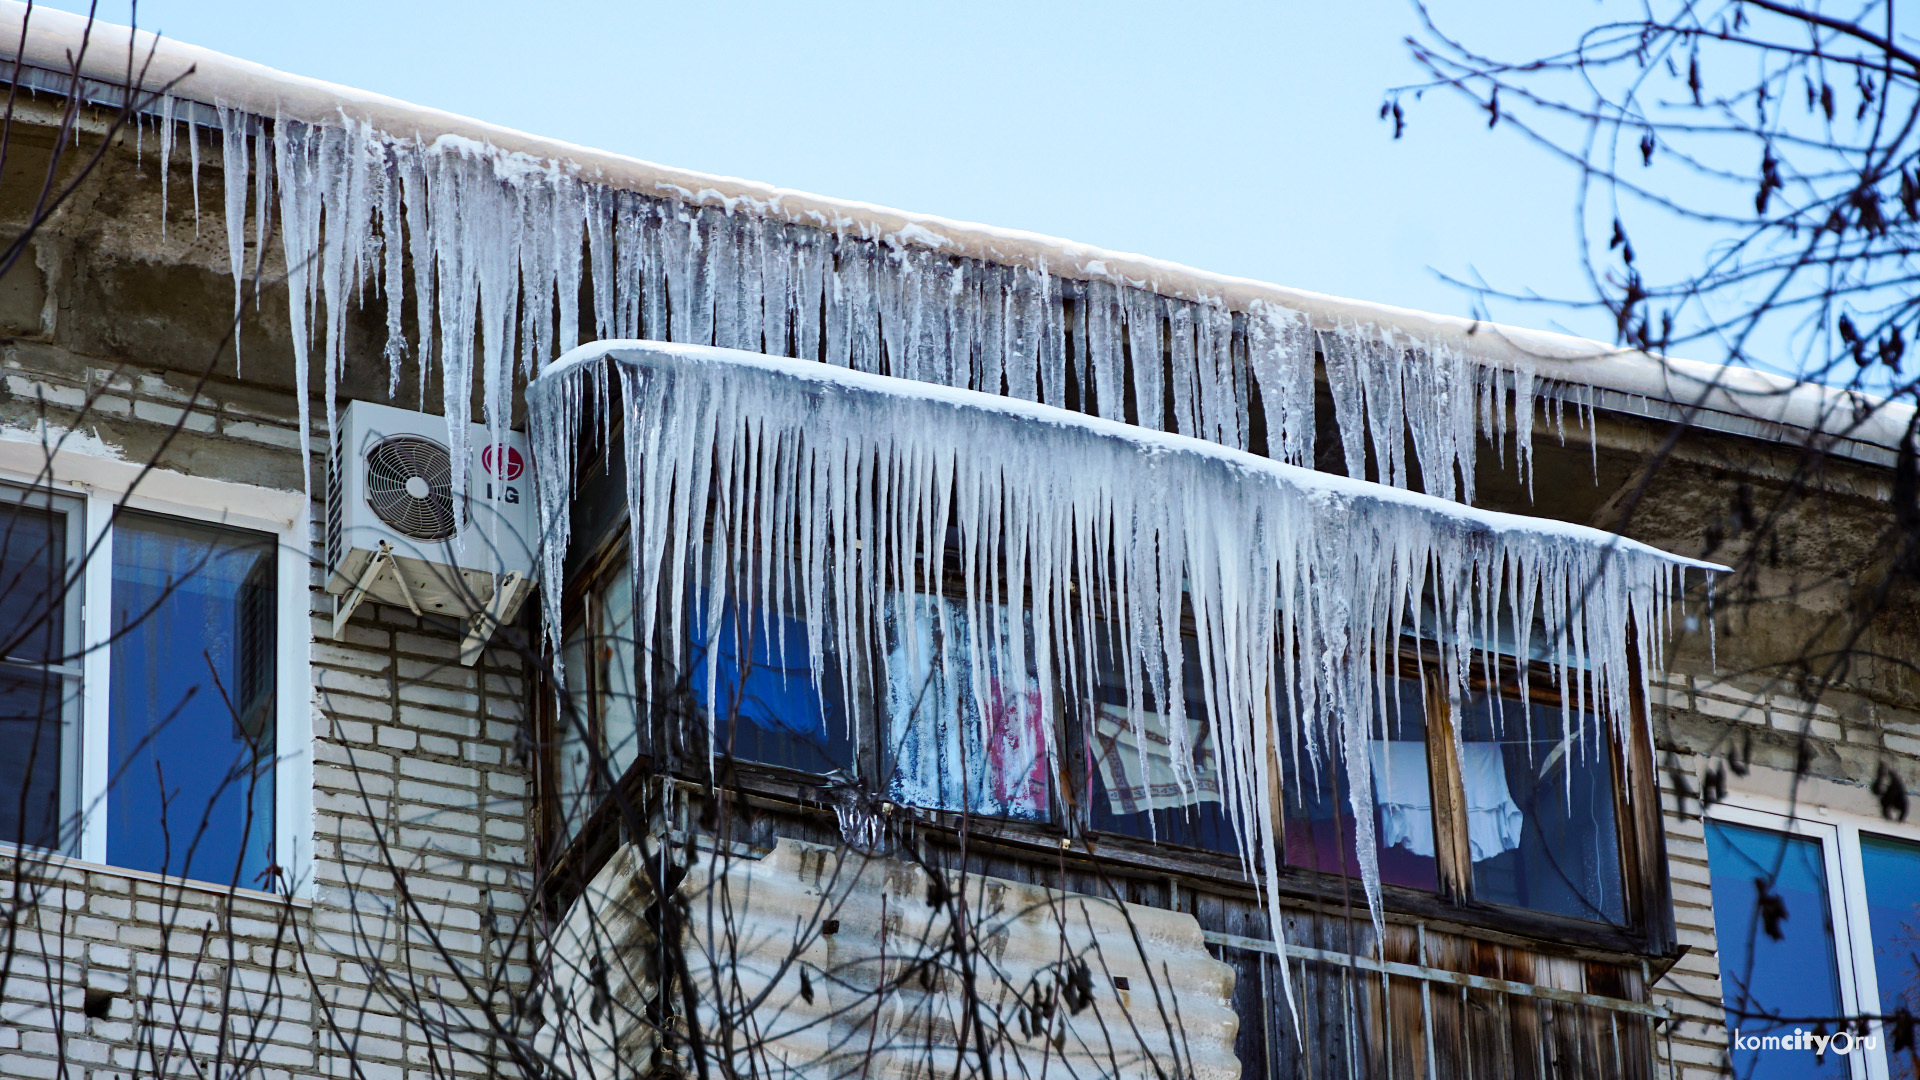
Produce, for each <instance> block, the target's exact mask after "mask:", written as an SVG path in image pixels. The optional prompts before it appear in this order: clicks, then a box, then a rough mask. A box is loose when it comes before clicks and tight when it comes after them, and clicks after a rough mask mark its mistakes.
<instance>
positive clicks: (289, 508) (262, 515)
mask: <svg viewBox="0 0 1920 1080" xmlns="http://www.w3.org/2000/svg"><path fill="white" fill-rule="evenodd" d="M67 441H77V440H76V439H75V438H74V437H72V436H69V437H68V439H67ZM90 449H91V447H90ZM0 482H5V483H7V484H9V485H22V486H33V487H38V488H41V489H43V490H48V491H50V492H52V493H53V494H54V495H55V497H57V498H63V499H64V500H65V501H67V502H68V504H69V505H72V504H73V502H74V501H77V502H78V504H79V507H80V512H79V515H78V516H79V528H80V530H81V537H82V543H81V546H80V550H81V551H82V552H88V551H90V552H91V555H89V556H87V563H86V566H85V568H84V571H83V574H82V578H81V582H80V593H81V596H80V601H81V603H80V613H81V614H80V622H81V630H80V633H81V642H82V646H83V648H84V653H83V655H82V659H81V663H80V667H81V676H80V730H79V740H78V741H79V753H78V758H79V760H78V767H77V770H74V771H77V773H78V775H77V777H76V776H74V775H73V773H72V772H69V773H68V775H67V776H63V777H62V782H63V784H67V783H73V782H75V781H77V785H76V790H75V792H74V797H73V799H72V801H71V802H69V801H68V799H67V798H66V796H65V794H64V792H63V796H62V805H63V806H72V807H74V808H75V809H77V810H78V811H79V812H80V814H81V819H80V829H79V836H78V842H77V843H74V844H73V845H72V846H71V847H70V849H69V850H68V851H66V852H62V853H60V854H61V855H63V856H65V857H68V858H75V859H78V860H79V861H80V862H82V863H88V864H92V865H94V866H98V867H101V868H103V869H106V870H109V871H114V872H120V873H127V874H139V872H138V871H132V870H125V869H122V868H117V867H114V866H113V865H112V864H111V863H109V862H108V861H107V812H106V790H107V785H108V780H109V777H110V774H111V770H112V763H111V761H110V760H109V749H108V748H109V746H110V745H111V744H110V741H109V735H108V706H109V694H108V685H109V680H110V673H111V671H112V659H113V658H112V652H111V649H110V648H109V647H108V644H109V641H108V639H109V638H110V636H111V633H112V630H111V628H112V592H113V533H112V530H111V528H110V526H111V524H112V521H113V517H114V511H115V509H116V508H117V507H124V508H125V509H128V510H137V511H142V512H145V513H152V514H161V515H165V516H168V517H174V518H179V519H182V520H186V521H193V522H202V523H206V524H217V525H225V526H230V527H233V528H238V529H247V530H251V531H253V532H258V533H264V534H267V535H270V536H272V537H273V538H274V546H275V549H276V557H275V560H274V566H275V577H276V579H277V580H276V581H275V589H274V604H275V608H274V610H275V612H276V613H277V624H276V626H275V631H276V637H275V641H276V652H277V655H276V657H275V667H274V678H275V686H276V688H277V690H276V693H275V715H274V734H275V740H276V741H275V746H277V747H279V748H280V749H279V754H280V756H279V758H278V760H276V761H275V763H274V853H275V858H276V861H277V862H278V863H279V865H280V866H281V868H282V869H283V872H284V874H285V880H286V881H287V883H288V887H287V892H288V893H290V894H291V895H292V896H293V897H295V898H296V899H304V900H310V899H312V895H313V873H312V867H313V750H312V748H313V707H312V702H311V699H310V694H309V692H308V688H309V687H311V686H312V685H313V680H312V672H311V654H312V639H313V624H312V619H311V616H310V612H309V607H310V604H309V600H308V588H309V580H310V578H311V574H312V571H311V551H310V549H311V546H312V544H311V540H312V537H311V525H310V521H309V518H310V508H309V503H308V501H307V498H306V496H305V495H303V494H300V493H299V492H290V491H282V490H276V489H271V488H261V487H255V486H253V485H251V484H242V483H236V482H233V481H226V480H214V479H210V478H207V477H199V476H187V475H185V474H181V473H174V472H167V471H162V470H157V469H155V470H146V469H143V468H142V466H140V465H137V464H134V463H132V462H127V461H121V460H117V459H115V458H112V457H108V456H106V455H105V454H95V453H84V452H78V451H74V450H67V449H61V450H56V451H54V452H53V453H52V454H51V455H49V454H48V450H47V447H46V446H45V445H43V444H42V443H40V442H39V441H27V440H25V439H21V438H19V437H17V436H16V435H14V433H0ZM140 876H146V875H140ZM214 887H216V888H221V889H223V890H224V889H225V888H226V886H221V885H215V886H214ZM238 891H242V892H250V891H255V890H249V889H244V888H243V889H240V890H238Z"/></svg>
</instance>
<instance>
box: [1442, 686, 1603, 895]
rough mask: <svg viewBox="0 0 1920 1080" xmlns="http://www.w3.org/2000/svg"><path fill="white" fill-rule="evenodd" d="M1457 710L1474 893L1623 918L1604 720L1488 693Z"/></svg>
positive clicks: (1473, 697)
mask: <svg viewBox="0 0 1920 1080" xmlns="http://www.w3.org/2000/svg"><path fill="white" fill-rule="evenodd" d="M1460 714H1461V715H1460V755H1461V756H1460V781H1461V785H1462V787H1463V788H1465V795H1466V802H1467V837H1468V842H1469V848H1470V852H1471V858H1472V862H1473V895H1474V897H1475V899H1478V900H1485V901H1487V902H1488V903H1494V904H1505V905H1508V906H1510V907H1523V908H1530V909H1532V910H1534V911H1544V912H1549V913H1551V914H1554V915H1567V916H1571V917H1573V918H1576V919H1592V920H1594V921H1596V922H1608V923H1613V924H1615V925H1619V924H1621V923H1623V922H1625V921H1626V902H1625V900H1624V897H1623V892H1622V888H1621V877H1620V834H1619V830H1618V828H1617V826H1616V824H1615V818H1614V804H1613V761H1612V746H1611V743H1610V738H1609V736H1608V734H1607V732H1606V728H1605V727H1604V726H1603V725H1602V724H1601V723H1600V722H1599V720H1598V719H1597V718H1595V717H1593V716H1587V717H1586V718H1585V723H1584V724H1582V723H1580V722H1579V718H1578V717H1575V718H1574V721H1575V722H1574V723H1571V724H1570V723H1568V717H1567V715H1566V714H1565V713H1563V712H1562V711H1561V708H1560V706H1558V705H1547V704H1541V703H1538V702H1536V703H1533V704H1532V706H1531V708H1526V707H1523V706H1522V705H1521V703H1520V702H1519V701H1517V700H1514V699H1509V698H1496V697H1491V696H1488V695H1486V694H1475V695H1474V696H1472V697H1471V698H1469V699H1467V700H1466V701H1465V702H1462V703H1461V710H1460Z"/></svg>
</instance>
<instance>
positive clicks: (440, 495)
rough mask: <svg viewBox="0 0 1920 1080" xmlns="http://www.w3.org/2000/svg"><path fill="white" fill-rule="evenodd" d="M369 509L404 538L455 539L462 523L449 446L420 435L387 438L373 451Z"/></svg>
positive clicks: (370, 453)
mask: <svg viewBox="0 0 1920 1080" xmlns="http://www.w3.org/2000/svg"><path fill="white" fill-rule="evenodd" d="M367 505H369V506H371V507H373V512H374V513H375V514H377V515H379V517H380V520H381V521H384V522H386V523H387V525H388V527H390V528H392V529H393V531H395V532H397V533H399V534H400V535H402V536H406V537H410V538H412V539H414V540H430V541H431V540H448V539H451V538H452V537H453V534H454V533H455V532H456V531H458V530H459V527H460V523H459V518H458V516H457V515H456V514H455V513H454V506H453V458H452V456H451V455H450V454H449V453H448V452H447V448H446V447H444V446H441V445H440V444H439V443H436V442H434V441H432V440H431V439H423V438H420V437H419V436H416V435H396V436H394V437H392V438H389V439H383V440H381V441H380V442H379V443H377V444H376V445H375V446H374V447H373V449H372V450H369V451H367Z"/></svg>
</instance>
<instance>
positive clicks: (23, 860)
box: [0, 843, 313, 911]
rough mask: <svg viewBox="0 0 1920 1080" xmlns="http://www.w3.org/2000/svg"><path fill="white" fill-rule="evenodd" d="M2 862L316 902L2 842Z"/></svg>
mask: <svg viewBox="0 0 1920 1080" xmlns="http://www.w3.org/2000/svg"><path fill="white" fill-rule="evenodd" d="M0 862H7V863H14V864H16V865H23V866H27V867H44V868H46V869H47V870H50V871H63V870H64V871H77V872H80V873H86V874H99V875H101V876H103V877H116V878H121V879H124V880H126V881H130V882H132V881H139V882H145V883H147V884H150V885H162V886H169V887H172V888H175V889H179V890H181V891H182V892H196V893H203V894H205V895H208V896H227V897H232V898H233V899H235V900H251V901H256V902H259V903H266V904H273V905H276V906H279V905H287V906H291V907H294V908H297V909H299V910H301V911H311V910H313V901H312V900H309V899H307V898H305V897H301V896H289V895H287V894H285V893H274V892H266V891H264V890H261V889H249V888H246V887H244V886H240V885H216V884H214V883H213V882H210V881H195V880H193V879H191V878H182V877H174V876H172V875H170V874H156V873H153V872H151V871H148V870H130V869H128V868H127V867H124V866H110V865H108V864H106V863H96V862H88V861H87V860H85V859H77V858H74V857H72V856H70V855H56V854H53V853H52V852H47V851H40V850H38V849H35V848H20V847H16V846H14V845H12V844H7V843H0Z"/></svg>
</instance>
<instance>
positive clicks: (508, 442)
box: [327, 401, 537, 664]
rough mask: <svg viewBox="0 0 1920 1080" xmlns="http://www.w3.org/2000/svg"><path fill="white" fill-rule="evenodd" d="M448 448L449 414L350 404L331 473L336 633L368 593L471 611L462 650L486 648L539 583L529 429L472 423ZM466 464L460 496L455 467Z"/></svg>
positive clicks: (423, 607) (405, 603)
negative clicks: (491, 431)
mask: <svg viewBox="0 0 1920 1080" xmlns="http://www.w3.org/2000/svg"><path fill="white" fill-rule="evenodd" d="M467 431H468V434H467V450H466V460H465V461H464V462H458V463H456V462H455V461H454V460H453V455H452V450H451V446H450V441H449V440H448V438H447V422H446V420H445V419H444V418H443V417H438V416H432V415H429V414H427V413H419V412H411V411H409V410H406V409H396V408H392V407H391V406H387V405H375V404H372V403H370V402H365V401H355V402H352V403H351V404H349V405H348V406H347V408H346V411H345V412H343V413H342V414H341V415H340V425H339V428H338V430H336V431H335V432H334V441H333V458H332V461H331V462H330V464H329V468H328V473H327V569H328V575H327V591H328V592H330V593H333V594H334V615H333V635H334V637H335V638H338V637H339V636H340V635H341V632H342V630H343V629H344V627H345V626H346V624H347V620H348V619H351V618H352V617H353V613H354V611H355V610H356V609H357V608H358V607H359V606H360V604H361V603H362V602H363V601H366V600H378V601H380V602H381V603H385V604H393V605H395V606H398V607H405V608H408V609H410V610H411V611H413V612H414V613H415V614H417V615H444V616H448V617H450V618H455V619H461V620H464V621H465V622H466V624H467V633H466V637H465V639H464V640H463V642H462V645H461V650H460V662H461V663H463V664H471V663H473V662H474V661H475V660H477V659H479V657H480V652H481V650H482V649H484V648H485V647H486V644H487V641H488V640H489V639H490V638H491V637H492V636H493V632H494V631H495V630H496V629H498V628H499V627H500V626H502V625H504V624H505V623H508V622H511V621H512V620H513V618H514V617H515V616H516V615H517V614H518V613H519V611H520V605H521V604H522V603H523V602H524V601H525V600H526V598H527V594H528V593H529V592H531V591H532V588H533V581H532V572H533V559H534V551H535V548H536V547H537V536H536V534H535V531H534V526H533V521H534V514H533V490H532V475H531V473H529V472H528V457H527V443H526V437H525V436H524V435H520V434H518V433H516V432H503V433H502V438H501V440H500V441H498V442H495V441H493V440H492V439H490V438H489V437H488V432H487V428H486V426H485V425H483V424H471V425H469V426H468V429H467ZM456 467H459V468H464V469H465V470H466V475H467V489H466V498H465V500H464V503H465V505H463V506H460V505H455V502H454V497H453V470H454V469H455V468H456Z"/></svg>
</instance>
